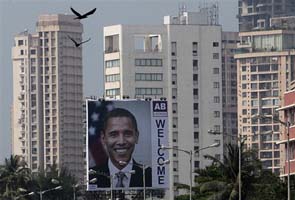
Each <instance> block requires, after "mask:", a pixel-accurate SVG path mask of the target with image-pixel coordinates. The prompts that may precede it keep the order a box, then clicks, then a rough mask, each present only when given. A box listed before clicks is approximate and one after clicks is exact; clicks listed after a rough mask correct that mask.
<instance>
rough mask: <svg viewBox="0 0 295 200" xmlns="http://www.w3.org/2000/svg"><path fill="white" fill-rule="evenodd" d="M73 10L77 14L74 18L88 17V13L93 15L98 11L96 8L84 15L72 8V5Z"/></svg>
mask: <svg viewBox="0 0 295 200" xmlns="http://www.w3.org/2000/svg"><path fill="white" fill-rule="evenodd" d="M71 10H72V12H73V13H74V14H75V15H76V16H77V17H75V18H74V19H84V18H87V17H88V15H92V14H93V13H94V12H95V11H96V8H94V9H92V10H91V11H89V12H88V13H85V14H83V15H81V14H80V13H78V12H77V11H75V10H74V8H72V7H71Z"/></svg>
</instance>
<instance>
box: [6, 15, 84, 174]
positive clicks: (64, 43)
mask: <svg viewBox="0 0 295 200" xmlns="http://www.w3.org/2000/svg"><path fill="white" fill-rule="evenodd" d="M73 18H74V16H72V15H41V16H40V17H39V20H38V22H37V33H35V34H30V33H28V31H25V32H22V33H20V34H18V35H16V36H15V38H14V40H15V44H14V47H13V48H12V61H13V107H12V153H13V154H15V155H20V156H22V158H23V159H24V160H25V161H26V162H27V163H28V166H29V168H31V169H32V171H33V172H38V171H39V170H46V168H48V167H49V166H50V165H53V164H56V165H57V167H58V168H61V167H66V168H67V169H68V170H69V171H70V172H71V173H72V174H74V175H75V176H76V177H77V178H83V173H84V165H83V164H84V160H83V129H82V128H83V124H82V100H83V93H82V48H81V47H78V48H77V47H75V45H74V44H73V42H72V41H71V40H70V39H69V38H68V36H70V37H72V38H74V39H75V40H76V41H81V39H82V32H83V27H82V24H81V23H80V22H79V21H77V20H73Z"/></svg>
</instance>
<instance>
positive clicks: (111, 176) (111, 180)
mask: <svg viewBox="0 0 295 200" xmlns="http://www.w3.org/2000/svg"><path fill="white" fill-rule="evenodd" d="M110 182H111V200H113V175H110Z"/></svg>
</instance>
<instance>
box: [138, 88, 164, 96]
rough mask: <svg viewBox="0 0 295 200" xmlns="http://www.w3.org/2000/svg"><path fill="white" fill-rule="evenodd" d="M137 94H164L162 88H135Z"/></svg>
mask: <svg viewBox="0 0 295 200" xmlns="http://www.w3.org/2000/svg"><path fill="white" fill-rule="evenodd" d="M135 94H136V95H163V89H162V88H135Z"/></svg>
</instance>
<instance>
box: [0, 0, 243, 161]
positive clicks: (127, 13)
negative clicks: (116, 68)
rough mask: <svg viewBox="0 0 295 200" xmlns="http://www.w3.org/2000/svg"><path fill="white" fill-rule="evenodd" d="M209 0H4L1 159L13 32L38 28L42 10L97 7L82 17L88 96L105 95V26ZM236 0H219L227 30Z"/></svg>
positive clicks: (0, 16) (6, 141) (156, 21)
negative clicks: (103, 73)
mask: <svg viewBox="0 0 295 200" xmlns="http://www.w3.org/2000/svg"><path fill="white" fill-rule="evenodd" d="M204 2H210V1H209V0H182V1H179V0H80V1H76V0H43V1H42V0H0V47H1V48H0V163H2V162H3V160H4V158H5V157H8V156H9V155H10V154H11V138H10V134H11V133H10V132H11V131H10V117H11V116H10V106H11V103H12V62H11V48H12V46H13V37H14V36H15V35H16V34H17V33H20V32H22V31H23V30H24V29H28V30H29V32H30V33H35V30H36V22H37V20H38V16H39V15H41V14H57V13H61V14H65V13H68V14H71V11H70V7H71V6H72V7H73V8H75V9H76V10H77V11H80V12H81V13H83V12H86V11H88V10H90V9H92V8H94V7H96V8H97V11H96V13H95V14H94V15H92V16H91V17H90V18H88V19H86V20H83V21H82V23H83V25H84V34H83V37H84V38H85V39H87V38H89V37H91V42H89V43H87V45H84V46H83V73H84V87H83V88H84V96H89V95H97V96H101V95H102V91H103V90H102V78H103V75H102V72H103V71H102V67H103V61H102V58H103V57H102V52H103V51H102V48H103V41H102V38H103V27H104V26H109V25H114V24H146V25H160V24H163V17H164V16H165V15H177V14H178V7H179V5H180V4H181V3H185V4H186V8H187V11H197V10H198V8H199V6H200V5H204ZM237 4H238V1H237V0H219V22H220V24H221V25H222V27H223V30H225V31H237V28H238V27H237V26H238V23H237V19H236V14H237Z"/></svg>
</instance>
